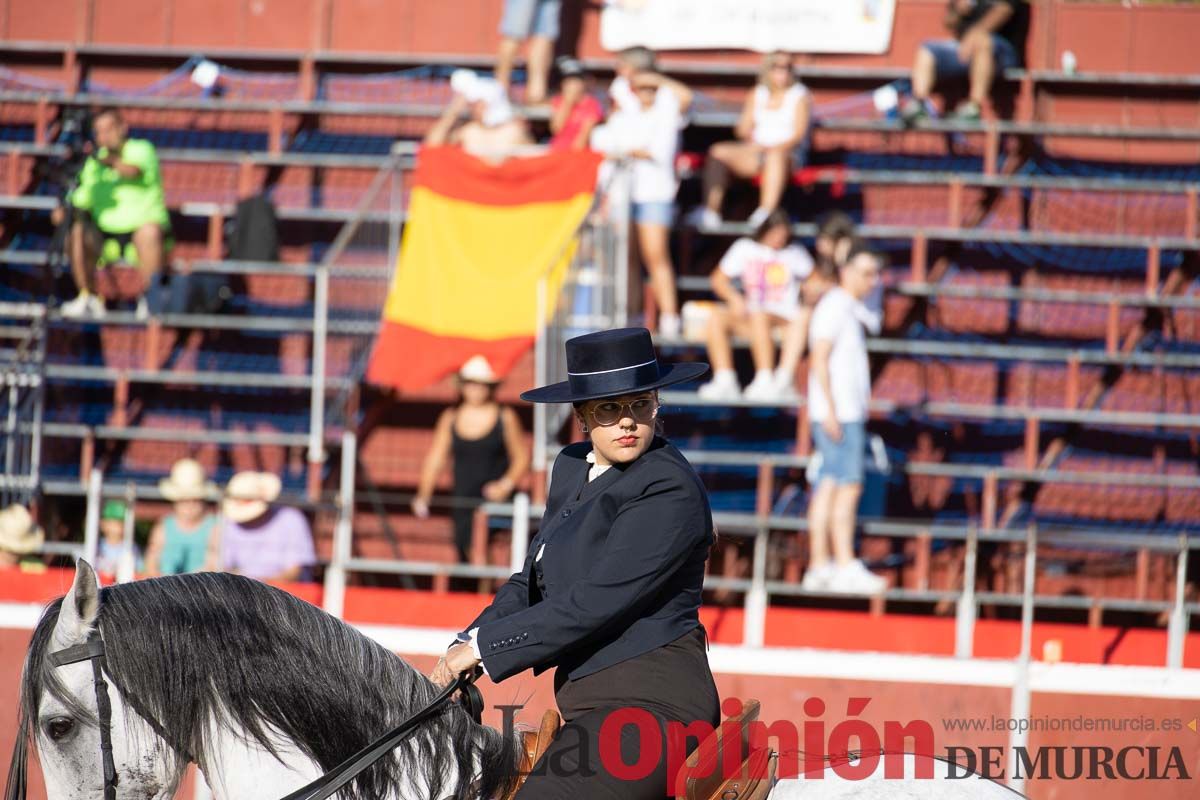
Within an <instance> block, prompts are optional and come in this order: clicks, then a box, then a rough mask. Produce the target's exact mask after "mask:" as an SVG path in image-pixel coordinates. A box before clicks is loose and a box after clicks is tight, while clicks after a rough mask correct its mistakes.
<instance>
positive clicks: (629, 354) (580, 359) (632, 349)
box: [521, 328, 708, 403]
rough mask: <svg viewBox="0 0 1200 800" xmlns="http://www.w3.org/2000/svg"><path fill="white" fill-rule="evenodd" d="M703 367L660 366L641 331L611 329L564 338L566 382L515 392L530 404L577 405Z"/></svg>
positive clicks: (688, 376) (678, 379)
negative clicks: (519, 393)
mask: <svg viewBox="0 0 1200 800" xmlns="http://www.w3.org/2000/svg"><path fill="white" fill-rule="evenodd" d="M706 372H708V364H704V363H701V362H696V363H689V364H663V363H660V362H659V360H658V356H657V355H655V353H654V342H653V341H651V339H650V331H648V330H646V329H645V328H614V329H613V330H610V331H597V332H596V333H587V334H584V335H583V336H576V337H575V338H574V339H568V340H567V380H565V381H563V382H561V383H552V384H550V385H549V386H540V387H538V388H537V389H530V390H529V391H527V392H523V393H522V394H521V399H522V400H527V401H529V402H530V403H578V402H581V401H583V400H595V399H596V398H598V397H616V396H618V395H623V394H633V393H635V392H645V391H649V390H650V389H661V388H662V387H664V386H670V385H672V384H675V383H683V382H684V381H690V380H694V379H696V378H699V377H700V376H701V375H703V374H704V373H706Z"/></svg>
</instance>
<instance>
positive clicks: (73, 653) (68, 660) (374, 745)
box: [47, 630, 483, 800]
mask: <svg viewBox="0 0 1200 800" xmlns="http://www.w3.org/2000/svg"><path fill="white" fill-rule="evenodd" d="M47 658H49V660H50V663H51V664H52V665H53V666H55V667H65V666H67V665H68V664H78V663H80V662H82V661H91V662H92V687H93V689H94V690H95V693H96V719H97V722H98V723H99V726H100V760H101V767H102V769H103V771H104V800H116V797H117V785H118V783H120V779H119V778H118V776H117V767H116V763H115V762H114V761H113V747H112V701H111V699H110V698H109V696H108V682H107V681H106V680H105V678H104V673H105V672H108V673H109V677H110V678H111V677H112V672H111V670H109V669H108V663H107V659H106V658H105V647H104V639H103V637H101V635H100V631H99V630H95V631H93V632H92V633H91V634H90V635H89V636H88V638H87V641H85V642H84V643H83V644H77V645H75V646H73V647H67V648H64V649H62V650H56V651H54V652H53V653H50V654H49V655H48V656H47ZM481 673H482V670H480V669H479V668H478V667H476V668H475V669H474V670H471V671H468V672H463V673H461V674H460V675H459V676H458V677H457V678H455V679H454V680H453V681H451V683H450V684H449V685H448V686H447V687H446V688H445V689H443V690H442V692H441V694H439V695H438V696H437V697H435V698H433V700H431V701H430V702H429V704H428V705H426V706H425V707H424V708H422V709H420V710H419V711H416V712H415V713H413V714H412V715H411V716H409V718H408V719H406V720H404V721H403V722H401V723H400V724H399V725H398V726H396V727H395V728H393V729H392V730H390V731H388V732H387V733H385V734H384V735H383V736H380V737H379V738H378V739H376V740H375V741H373V742H370V743H369V744H367V745H366V746H365V747H363V748H362V749H361V750H359V751H358V752H356V753H354V754H353V755H351V756H350V757H349V758H347V759H345V760H344V761H343V762H342V763H340V764H338V765H337V766H336V767H334V768H333V769H331V770H329V771H328V772H326V773H325V774H323V775H321V776H320V777H319V778H317V779H315V780H313V781H312V782H310V783H308V784H306V785H305V786H301V787H300V788H299V789H297V790H296V791H294V792H292V793H291V794H289V795H287V796H286V797H283V798H281V799H280V800H326V798H328V797H330V796H331V795H333V794H335V793H336V792H337V791H339V790H340V789H341V788H342V787H343V786H345V785H346V784H348V783H350V781H352V780H354V779H355V778H357V777H358V776H359V775H361V774H362V773H363V772H365V771H366V770H368V769H370V767H371V766H372V765H373V764H375V762H377V761H379V760H380V759H381V758H383V757H384V756H386V755H387V754H388V753H390V752H391V751H392V749H394V748H395V747H396V746H397V745H398V744H400V742H401V741H403V740H404V739H405V738H406V737H407V736H408V735H409V734H411V733H412V732H413V731H415V730H416V729H417V726H419V725H421V724H422V723H423V722H425V721H426V720H428V719H430V718H431V717H433V716H434V715H436V714H438V713H439V712H440V711H441V708H442V706H443V705H445V704H446V703H448V702H450V698H451V697H452V696H453V695H454V693H455V692H458V691H461V692H462V701H461V702H462V704H463V706H464V707H465V708H466V711H467V713H468V714H469V715H470V716H471V718H472V719H473V720H474V721H475V722H477V723H478V722H479V721H480V719H481V717H482V713H483V698H482V697H481V695H480V694H479V689H478V688H476V687H475V686H474V683H475V679H476V678H478V677H479V675H480V674H481ZM113 682H114V683H115V682H116V681H115V679H113ZM117 688H118V689H120V687H119V686H118V687H117ZM121 694H122V697H125V698H126V700H127V701H128V702H129V703H130V705H131V706H132V707H133V709H134V711H136V712H137V713H138V715H139V716H141V717H142V718H144V719H145V720H146V722H148V723H149V724H150V727H151V728H152V729H153V730H154V732H155V733H157V734H158V735H159V736H161V737H162V738H163V740H164V741H166V742H167V744H169V745H170V746H171V747H173V748H175V750H176V751H177V752H179V753H181V754H183V755H184V756H186V757H187V758H188V760H190V761H194V760H195V759H194V758H192V757H191V756H190V755H188V753H187V751H186V750H185V749H183V748H181V747H180V746H179V744H178V743H176V742H172V740H171V739H172V737H170V736H169V735H168V734H167V732H166V730H164V729H163V727H162V725H160V724H159V723H158V722H157V721H156V720H155V719H154V718H153V717H152V716H150V715H148V714H147V713H145V711H144V710H143V709H141V708H139V707H138V703H137V701H136V699H135V698H133V697H132V696H130V695H129V694H128V693H126V692H122V693H121Z"/></svg>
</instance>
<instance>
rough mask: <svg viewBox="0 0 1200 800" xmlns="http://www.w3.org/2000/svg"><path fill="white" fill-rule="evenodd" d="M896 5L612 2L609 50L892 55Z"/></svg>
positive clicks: (857, 1)
mask: <svg viewBox="0 0 1200 800" xmlns="http://www.w3.org/2000/svg"><path fill="white" fill-rule="evenodd" d="M895 13H896V0H609V4H608V6H607V7H606V8H605V9H604V13H603V14H602V15H601V17H600V42H601V44H603V45H604V48H605V49H607V50H623V49H625V48H626V47H634V46H635V45H641V46H643V47H649V48H651V49H653V50H756V51H758V52H761V53H769V52H771V51H773V50H783V51H786V52H791V53H886V52H887V50H888V46H889V45H890V43H891V40H892V19H893V17H894V16H895Z"/></svg>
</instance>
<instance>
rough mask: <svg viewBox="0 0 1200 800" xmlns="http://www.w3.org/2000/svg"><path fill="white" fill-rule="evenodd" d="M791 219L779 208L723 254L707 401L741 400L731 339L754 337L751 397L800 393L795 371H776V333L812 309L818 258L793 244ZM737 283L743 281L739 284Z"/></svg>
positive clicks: (715, 280) (715, 278) (704, 392)
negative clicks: (808, 302) (808, 300)
mask: <svg viewBox="0 0 1200 800" xmlns="http://www.w3.org/2000/svg"><path fill="white" fill-rule="evenodd" d="M791 238H792V230H791V220H790V219H788V215H787V212H786V211H784V210H783V209H781V208H777V209H775V210H774V211H772V212H771V213H770V214H768V215H767V218H766V220H764V221H763V223H762V225H761V226H760V227H759V229H758V230H757V231H755V233H754V237H753V238H750V237H748V236H747V237H744V238H741V239H738V240H737V241H736V242H734V243H733V246H731V247H730V248H729V250H728V251H727V252H726V253H725V255H724V256H723V257H722V258H721V263H720V265H719V266H718V267H717V268H716V269H715V270H714V271H713V273H712V289H713V294H715V295H716V296H717V297H718V298H719V299H720V300H721V301H723V305H720V306H717V307H716V308H714V309H713V315H712V318H711V320H710V321H709V326H708V357H709V360H710V361H711V362H712V365H713V379H712V380H711V381H709V382H708V383H706V384H704V385H703V386H701V387H700V396H701V397H703V398H705V399H707V400H727V401H732V400H737V399H738V398H739V397H742V396H743V393H742V390H741V388H740V387H739V385H738V379H737V372H736V371H734V367H733V348H732V345H731V343H730V337H731V336H733V335H735V334H736V335H738V336H743V337H746V338H748V339H749V340H750V356H751V358H752V359H753V360H754V380H753V381H751V383H750V385H749V386H747V387H746V391H745V395H744V396H745V397H746V399H748V400H764V401H780V400H787V399H791V398H792V397H793V396H794V395H795V389H794V387H793V386H792V371H790V370H789V371H787V372H786V374H781V373H778V372H776V370H775V343H774V341H772V338H771V336H772V333H773V332H775V331H776V330H780V331H782V330H784V329H786V328H788V326H789V325H791V324H793V323H794V322H795V321H796V320H797V319H799V318H800V317H801V316H803V318H804V320H805V321H807V319H808V311H807V309H804V308H802V307H801V304H800V292H801V288H802V285H803V284H804V283H805V282H806V281H807V280H808V278H809V276H810V275H811V274H812V271H813V260H812V257H811V256H810V255H809V254H808V251H807V250H805V249H804V248H803V247H801V246H800V245H798V244H793V243H792V242H791ZM735 281H736V282H737V285H735Z"/></svg>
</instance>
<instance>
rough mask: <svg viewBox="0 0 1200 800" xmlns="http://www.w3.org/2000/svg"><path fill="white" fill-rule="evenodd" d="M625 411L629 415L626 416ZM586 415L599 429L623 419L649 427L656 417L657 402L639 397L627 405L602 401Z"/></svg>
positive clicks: (649, 398)
mask: <svg viewBox="0 0 1200 800" xmlns="http://www.w3.org/2000/svg"><path fill="white" fill-rule="evenodd" d="M626 411H628V412H629V413H628V414H626V413H625V412H626ZM588 413H590V414H591V415H592V419H593V420H594V421H595V423H596V424H597V425H599V426H600V427H601V428H607V427H609V426H610V425H616V424H617V423H618V422H620V421H621V420H622V419H624V418H625V417H631V418H633V420H634V421H636V422H639V423H641V424H643V425H649V424H650V423H651V422H653V421H654V418H655V417H657V416H658V400H656V399H655V398H653V397H639V398H637V399H636V400H631V401H629V402H628V403H621V402H618V401H616V400H604V401H603V402H600V403H596V404H595V405H593V406H592V407H591V408H590V409H588Z"/></svg>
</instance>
